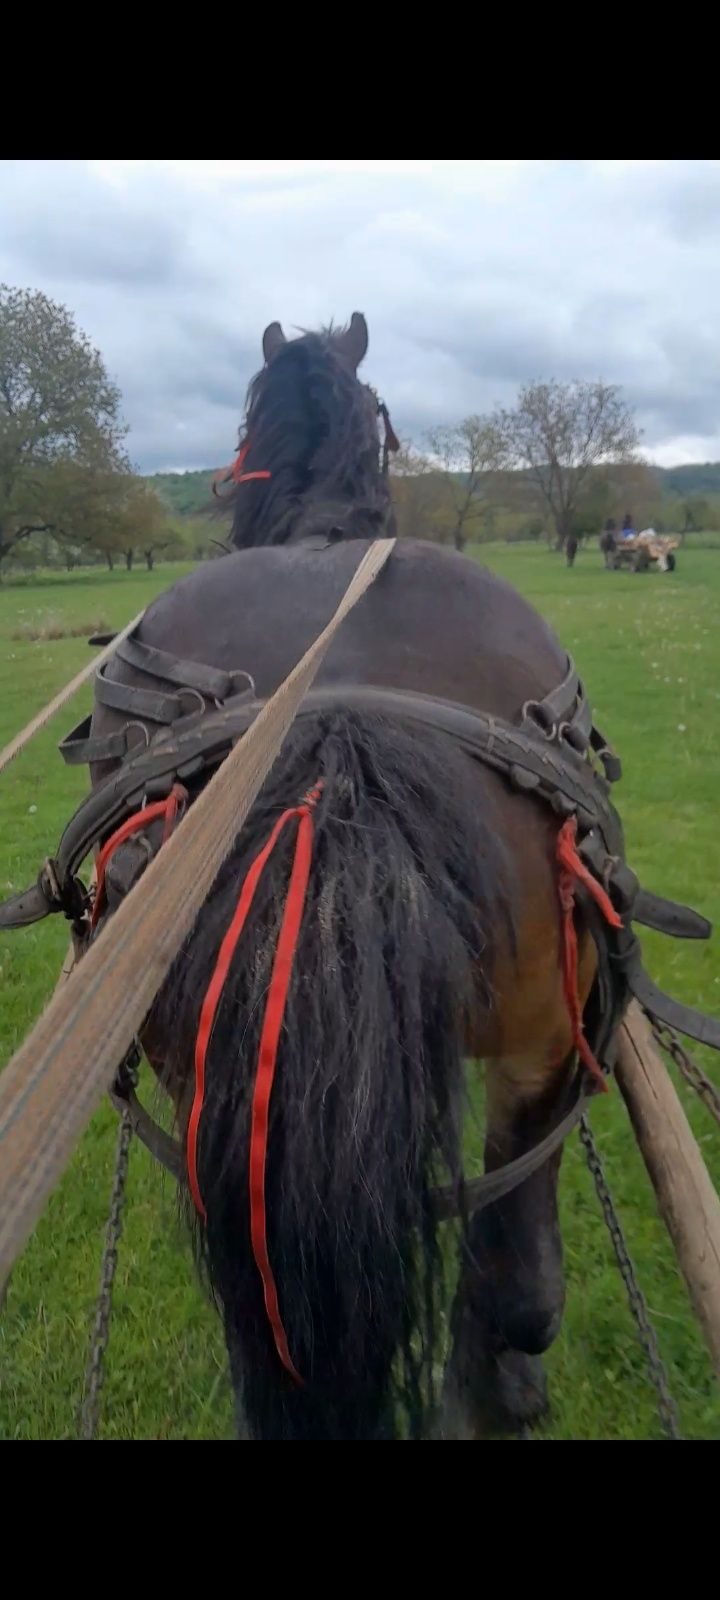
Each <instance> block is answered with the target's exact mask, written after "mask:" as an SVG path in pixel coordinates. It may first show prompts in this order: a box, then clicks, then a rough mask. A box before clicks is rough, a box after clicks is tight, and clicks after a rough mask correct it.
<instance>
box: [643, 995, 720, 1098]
mask: <svg viewBox="0 0 720 1600" xmlns="http://www.w3.org/2000/svg"><path fill="white" fill-rule="evenodd" d="M648 1020H649V1022H650V1026H651V1028H652V1032H653V1038H654V1040H655V1042H656V1044H659V1046H660V1049H661V1050H664V1051H665V1052H666V1054H667V1055H669V1056H670V1059H671V1060H672V1061H674V1062H675V1066H676V1067H677V1069H678V1072H679V1073H680V1075H681V1077H683V1078H684V1079H685V1082H686V1083H687V1084H689V1085H690V1088H691V1089H694V1090H695V1093H696V1094H697V1095H699V1097H700V1099H701V1100H702V1102H703V1105H705V1106H707V1109H708V1111H709V1112H710V1115H711V1116H713V1117H714V1118H715V1121H716V1122H718V1123H720V1089H718V1088H717V1087H716V1085H715V1084H714V1083H713V1081H712V1079H711V1078H709V1077H708V1075H707V1073H706V1072H704V1071H703V1069H702V1067H701V1066H699V1065H698V1062H697V1061H694V1060H693V1058H692V1056H691V1055H689V1054H688V1052H687V1050H686V1049H685V1047H684V1045H682V1044H681V1043H680V1040H679V1039H678V1036H677V1034H676V1033H675V1031H674V1029H673V1028H670V1027H668V1026H667V1025H666V1024H665V1023H662V1022H655V1021H654V1020H653V1018H652V1017H650V1018H649V1019H648Z"/></svg>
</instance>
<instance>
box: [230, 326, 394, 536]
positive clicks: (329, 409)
mask: <svg viewBox="0 0 720 1600" xmlns="http://www.w3.org/2000/svg"><path fill="white" fill-rule="evenodd" d="M377 409H378V408H377V401H376V398H375V396H374V394H373V392H372V390H370V389H369V388H368V387H367V386H366V385H365V384H363V383H361V382H360V380H359V379H358V378H357V376H356V374H355V372H354V371H353V370H352V367H351V365H350V363H349V362H348V361H347V360H346V359H344V358H343V355H342V354H341V352H340V348H339V344H338V332H337V330H333V329H332V328H327V329H324V330H323V331H322V332H321V333H304V334H303V335H302V336H301V338H299V339H292V340H289V341H287V342H286V343H285V344H284V346H283V348H282V349H280V350H279V351H278V353H277V354H276V355H274V356H273V358H272V360H271V361H270V362H269V363H268V364H267V365H266V366H264V367H263V368H262V369H261V371H260V372H259V373H258V374H257V376H256V377H255V378H253V380H252V382H251V384H250V387H249V389H248V395H247V404H246V411H245V423H244V428H243V430H242V432H241V441H243V443H244V448H245V455H244V458H243V463H242V476H243V479H245V480H246V481H241V482H239V483H237V484H235V485H234V487H233V489H232V490H231V491H230V493H229V494H228V495H227V496H225V497H224V504H225V505H227V504H228V503H229V504H230V506H231V508H232V513H233V521H232V533H231V541H232V544H233V545H234V546H235V548H236V549H246V548H247V547H249V546H250V545H262V544H286V543H287V542H288V540H291V539H292V540H293V541H296V540H299V539H302V538H304V537H306V536H308V535H311V534H317V535H320V536H324V537H326V538H328V539H339V538H350V539H352V538H371V539H372V538H376V537H378V536H382V535H384V534H388V533H391V532H393V531H394V518H393V512H392V506H391V502H390V493H389V489H388V484H387V479H386V478H385V477H384V476H383V473H382V471H381V466H380V444H379V436H378V427H377ZM254 472H259V473H267V472H269V473H270V477H269V478H265V477H263V478H258V479H255V478H252V477H250V478H248V474H252V473H254Z"/></svg>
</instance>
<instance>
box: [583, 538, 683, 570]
mask: <svg viewBox="0 0 720 1600" xmlns="http://www.w3.org/2000/svg"><path fill="white" fill-rule="evenodd" d="M679 545H680V540H679V539H678V538H677V537H676V536H675V535H674V534H665V535H661V534H657V533H655V530H654V529H653V528H646V529H645V531H644V533H638V534H634V535H633V536H632V537H631V538H627V537H623V536H622V535H618V534H616V533H614V532H612V531H611V530H609V529H606V531H605V532H604V533H603V534H602V537H601V539H600V549H601V550H602V552H603V555H604V557H605V565H606V567H608V568H609V569H610V570H611V571H619V570H620V569H621V568H623V567H629V568H630V571H631V572H651V571H655V572H674V571H675V568H676V566H677V561H676V557H675V551H676V550H677V549H678V548H679Z"/></svg>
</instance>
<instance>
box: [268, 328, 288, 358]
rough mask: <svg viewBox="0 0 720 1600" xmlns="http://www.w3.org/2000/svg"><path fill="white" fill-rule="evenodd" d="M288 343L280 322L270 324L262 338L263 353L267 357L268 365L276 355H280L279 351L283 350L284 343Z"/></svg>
mask: <svg viewBox="0 0 720 1600" xmlns="http://www.w3.org/2000/svg"><path fill="white" fill-rule="evenodd" d="M286 344H287V339H286V338H285V335H284V333H283V331H282V328H281V327H280V323H279V322H271V323H270V326H269V327H267V328H266V329H265V332H264V334H263V339H262V347H263V355H264V357H265V364H266V366H269V365H270V362H271V361H272V360H273V359H274V357H275V356H276V355H278V353H279V351H280V350H282V348H283V345H286Z"/></svg>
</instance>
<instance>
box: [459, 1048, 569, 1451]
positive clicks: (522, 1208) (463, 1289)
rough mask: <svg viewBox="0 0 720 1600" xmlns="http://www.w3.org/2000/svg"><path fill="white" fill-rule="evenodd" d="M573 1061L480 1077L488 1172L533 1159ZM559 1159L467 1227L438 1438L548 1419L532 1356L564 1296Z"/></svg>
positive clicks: (520, 1060) (547, 1339) (555, 1324)
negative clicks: (483, 1092) (484, 1083)
mask: <svg viewBox="0 0 720 1600" xmlns="http://www.w3.org/2000/svg"><path fill="white" fill-rule="evenodd" d="M573 1062H574V1053H573V1052H572V1051H570V1052H568V1053H566V1054H565V1055H564V1056H563V1058H562V1060H561V1061H560V1063H559V1064H558V1065H556V1066H555V1067H554V1068H552V1069H549V1068H548V1066H547V1065H544V1064H543V1065H541V1066H538V1061H537V1057H536V1058H535V1059H534V1060H532V1059H530V1058H527V1057H522V1056H514V1057H512V1058H510V1059H506V1060H499V1061H496V1062H493V1063H492V1064H491V1066H490V1068H489V1073H488V1090H487V1099H488V1131H487V1139H486V1146H485V1165H486V1170H487V1171H493V1170H495V1169H497V1168H498V1167H501V1166H505V1165H506V1164H507V1162H509V1161H513V1160H515V1159H516V1158H517V1157H518V1156H521V1155H524V1154H525V1152H526V1151H528V1150H531V1149H532V1148H533V1146H534V1145H535V1144H537V1142H538V1141H539V1139H541V1138H542V1137H543V1135H544V1134H545V1133H546V1132H547V1130H548V1126H549V1125H550V1124H551V1122H552V1120H553V1117H554V1113H555V1111H556V1108H557V1107H558V1106H559V1103H560V1100H561V1097H562V1095H563V1092H564V1090H565V1087H566V1085H567V1081H568V1076H569V1073H570V1071H571V1068H572V1064H573ZM561 1158H562V1152H561V1151H560V1150H559V1151H557V1152H556V1153H555V1154H554V1155H553V1156H551V1157H550V1159H549V1160H548V1161H547V1162H546V1163H545V1165H544V1166H543V1167H541V1168H540V1169H539V1170H538V1171H537V1172H535V1173H533V1174H532V1175H531V1176H530V1177H529V1178H527V1179H526V1180H525V1182H524V1183H522V1184H520V1185H518V1187H517V1188H516V1189H513V1190H511V1192H510V1193H509V1194H507V1195H505V1196H503V1198H502V1199H500V1200H498V1201H496V1202H495V1203H494V1204H493V1205H490V1206H487V1207H486V1208H484V1209H483V1210H482V1211H479V1212H477V1213H476V1215H475V1216H474V1217H472V1218H471V1219H470V1222H469V1225H468V1229H467V1234H466V1237H465V1240H464V1242H463V1250H462V1259H461V1266H460V1277H459V1281H458V1287H457V1292H456V1295H455V1300H454V1304H453V1310H452V1317H451V1353H450V1359H449V1362H448V1366H447V1370H446V1374H445V1384H444V1395H443V1418H442V1432H443V1433H444V1434H445V1435H446V1436H449V1437H458V1436H460V1437H465V1438H485V1437H488V1436H491V1435H493V1434H503V1433H515V1432H518V1431H519V1430H521V1429H522V1428H524V1427H527V1426H530V1425H532V1424H533V1423H535V1422H537V1421H538V1420H539V1419H540V1418H541V1417H542V1416H543V1414H544V1413H545V1411H546V1410H547V1386H546V1382H545V1376H544V1372H543V1367H542V1363H541V1360H540V1356H541V1354H542V1352H543V1351H545V1350H547V1349H548V1347H549V1346H550V1345H551V1344H552V1343H553V1340H554V1339H555V1338H556V1337H557V1334H558V1331H559V1328H560V1323H561V1319H562V1313H563V1306H564V1298H565V1288H564V1272H563V1255H562V1239H561V1235H560V1226H559V1220H558V1210H557V1184H558V1174H559V1169H560V1162H561Z"/></svg>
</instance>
